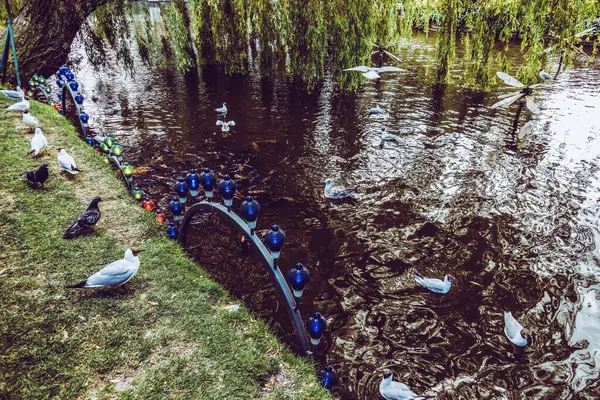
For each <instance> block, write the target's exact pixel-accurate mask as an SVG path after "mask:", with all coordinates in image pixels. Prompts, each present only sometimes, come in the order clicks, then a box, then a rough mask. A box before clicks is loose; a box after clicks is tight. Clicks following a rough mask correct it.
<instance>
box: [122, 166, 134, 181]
mask: <svg viewBox="0 0 600 400" xmlns="http://www.w3.org/2000/svg"><path fill="white" fill-rule="evenodd" d="M121 170H122V171H123V175H125V176H126V177H127V178H129V177H131V176H133V172H134V169H133V166H131V165H129V163H124V164H123V165H122V167H121Z"/></svg>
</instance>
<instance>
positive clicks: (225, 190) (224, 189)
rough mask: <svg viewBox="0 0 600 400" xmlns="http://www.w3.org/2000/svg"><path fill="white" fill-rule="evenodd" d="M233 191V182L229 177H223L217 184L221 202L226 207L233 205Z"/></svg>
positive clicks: (234, 188) (234, 186)
mask: <svg viewBox="0 0 600 400" xmlns="http://www.w3.org/2000/svg"><path fill="white" fill-rule="evenodd" d="M235 190H236V184H235V181H234V180H233V179H231V178H230V177H229V175H225V176H224V177H223V180H222V181H221V182H219V193H221V197H222V198H223V202H224V203H225V205H226V206H227V207H231V204H232V203H233V196H235Z"/></svg>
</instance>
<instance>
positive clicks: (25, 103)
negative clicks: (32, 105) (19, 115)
mask: <svg viewBox="0 0 600 400" xmlns="http://www.w3.org/2000/svg"><path fill="white" fill-rule="evenodd" d="M4 109H6V110H8V111H18V112H23V111H25V110H29V99H28V98H27V97H24V98H23V99H21V101H19V102H18V103H14V104H11V105H10V106H8V107H4Z"/></svg>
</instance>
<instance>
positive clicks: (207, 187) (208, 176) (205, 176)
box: [200, 168, 217, 197]
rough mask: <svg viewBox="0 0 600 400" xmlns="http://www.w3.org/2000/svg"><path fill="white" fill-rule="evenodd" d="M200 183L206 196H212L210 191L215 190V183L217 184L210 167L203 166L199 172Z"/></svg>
mask: <svg viewBox="0 0 600 400" xmlns="http://www.w3.org/2000/svg"><path fill="white" fill-rule="evenodd" d="M200 184H201V185H202V188H203V189H204V192H205V194H206V197H212V191H213V190H215V185H216V184H217V177H216V176H215V174H214V173H213V172H212V171H211V170H210V169H208V168H204V171H203V172H202V174H200Z"/></svg>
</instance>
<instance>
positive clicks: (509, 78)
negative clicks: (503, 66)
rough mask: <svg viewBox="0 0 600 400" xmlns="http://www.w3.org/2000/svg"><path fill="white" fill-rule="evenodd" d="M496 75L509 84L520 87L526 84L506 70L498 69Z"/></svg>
mask: <svg viewBox="0 0 600 400" xmlns="http://www.w3.org/2000/svg"><path fill="white" fill-rule="evenodd" d="M496 76H497V77H498V78H500V79H502V81H503V82H504V83H506V84H507V85H510V86H514V87H518V88H522V87H525V85H523V84H522V83H521V82H519V81H518V80H517V78H514V77H512V76H510V75H509V74H506V73H504V72H500V71H498V72H496Z"/></svg>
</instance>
